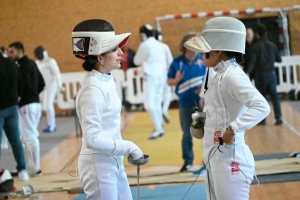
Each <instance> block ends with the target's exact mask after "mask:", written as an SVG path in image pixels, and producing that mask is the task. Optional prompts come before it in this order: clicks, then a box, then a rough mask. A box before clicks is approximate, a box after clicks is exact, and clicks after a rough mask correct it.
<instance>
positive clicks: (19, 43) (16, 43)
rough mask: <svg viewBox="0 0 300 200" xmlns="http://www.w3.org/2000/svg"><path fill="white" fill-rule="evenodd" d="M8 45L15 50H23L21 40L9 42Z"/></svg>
mask: <svg viewBox="0 0 300 200" xmlns="http://www.w3.org/2000/svg"><path fill="white" fill-rule="evenodd" d="M8 47H14V48H16V49H17V50H22V51H23V53H24V52H25V49H24V46H23V44H22V43H21V42H14V43H12V44H10V45H9V46H8Z"/></svg>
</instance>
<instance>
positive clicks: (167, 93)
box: [162, 80, 172, 113]
mask: <svg viewBox="0 0 300 200" xmlns="http://www.w3.org/2000/svg"><path fill="white" fill-rule="evenodd" d="M171 98H172V89H171V86H169V85H168V84H167V80H165V87H164V91H163V108H162V110H163V113H168V109H169V106H170V102H171Z"/></svg>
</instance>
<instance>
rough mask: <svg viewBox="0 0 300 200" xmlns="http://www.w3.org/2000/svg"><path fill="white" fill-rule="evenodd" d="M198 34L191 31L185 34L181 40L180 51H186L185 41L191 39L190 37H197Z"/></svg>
mask: <svg viewBox="0 0 300 200" xmlns="http://www.w3.org/2000/svg"><path fill="white" fill-rule="evenodd" d="M197 35H198V34H197V33H196V32H189V33H187V34H185V35H184V36H183V38H182V39H181V42H180V47H179V48H180V52H182V53H185V50H186V48H185V47H184V43H185V42H186V41H188V40H189V38H190V37H193V36H194V37H195V36H197Z"/></svg>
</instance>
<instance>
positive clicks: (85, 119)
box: [72, 19, 143, 200]
mask: <svg viewBox="0 0 300 200" xmlns="http://www.w3.org/2000/svg"><path fill="white" fill-rule="evenodd" d="M129 36H130V33H123V34H120V35H116V34H115V31H114V29H113V26H112V25H111V24H110V23H109V22H107V21H105V20H101V19H92V20H86V21H83V22H81V23H79V24H77V25H76V26H75V28H74V29H73V32H72V42H73V54H74V55H75V56H76V57H77V58H81V59H83V60H84V63H83V65H82V67H83V68H84V69H85V70H86V71H88V72H87V74H86V76H85V77H84V79H83V81H82V82H81V87H80V90H79V91H78V94H77V97H76V111H77V115H78V118H79V122H80V125H81V128H82V133H83V137H82V146H81V150H80V155H79V158H78V172H79V176H80V180H81V183H82V186H83V190H84V192H85V193H86V194H87V196H88V197H87V199H89V200H99V199H110V200H131V199H132V195H131V191H130V188H129V183H128V179H127V176H126V173H125V169H124V165H123V160H124V156H126V155H129V156H130V157H131V158H132V159H134V160H136V159H139V158H141V157H143V152H142V151H141V149H140V148H139V147H138V146H137V145H136V144H134V143H133V142H131V141H127V140H122V136H121V132H120V113H121V107H122V105H121V100H120V98H119V95H118V92H117V87H116V83H115V81H114V79H113V77H112V75H111V73H110V72H111V71H112V70H114V69H118V68H120V67H121V57H122V55H123V52H122V50H121V49H120V48H121V47H122V46H123V45H124V44H125V43H126V41H127V40H128V38H129Z"/></svg>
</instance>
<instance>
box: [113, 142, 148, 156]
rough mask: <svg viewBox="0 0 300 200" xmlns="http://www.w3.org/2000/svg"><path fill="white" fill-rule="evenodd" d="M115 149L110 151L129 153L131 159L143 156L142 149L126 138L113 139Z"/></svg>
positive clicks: (122, 153) (115, 153) (116, 153)
mask: <svg viewBox="0 0 300 200" xmlns="http://www.w3.org/2000/svg"><path fill="white" fill-rule="evenodd" d="M115 142H116V146H115V150H114V151H113V152H112V154H114V155H123V156H126V155H129V157H130V158H131V159H132V160H137V159H140V158H143V157H144V153H143V152H142V150H141V149H140V148H139V147H138V146H137V145H136V144H134V143H133V142H131V141H128V140H115Z"/></svg>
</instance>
